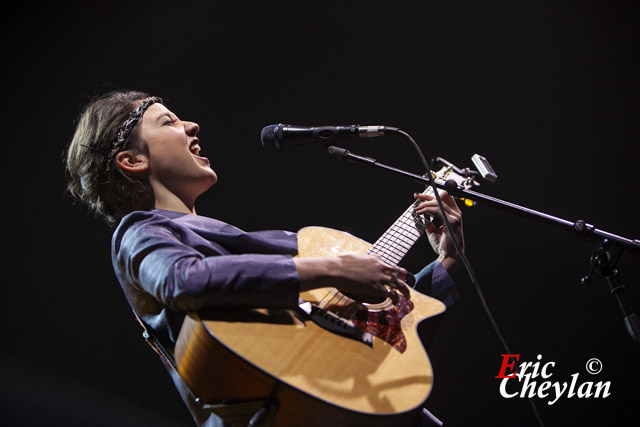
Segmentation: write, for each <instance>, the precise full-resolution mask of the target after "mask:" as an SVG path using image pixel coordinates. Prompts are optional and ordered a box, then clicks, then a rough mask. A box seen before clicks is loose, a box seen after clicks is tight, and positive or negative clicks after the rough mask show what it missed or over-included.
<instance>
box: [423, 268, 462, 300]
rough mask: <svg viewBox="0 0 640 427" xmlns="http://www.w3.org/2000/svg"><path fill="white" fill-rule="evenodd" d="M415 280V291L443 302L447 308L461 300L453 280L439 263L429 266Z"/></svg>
mask: <svg viewBox="0 0 640 427" xmlns="http://www.w3.org/2000/svg"><path fill="white" fill-rule="evenodd" d="M415 278H416V283H415V285H414V289H415V290H417V291H418V292H420V293H423V294H425V295H429V296H430V297H433V298H436V299H438V300H440V301H442V302H443V303H444V305H446V306H447V307H451V306H452V305H453V303H454V302H455V301H457V300H458V299H459V298H460V295H459V293H458V289H457V288H456V285H455V283H454V282H453V279H451V276H449V273H448V272H447V270H446V269H445V268H444V267H443V266H442V264H440V263H439V262H438V261H434V262H432V263H431V264H429V265H427V266H426V267H425V268H423V269H422V270H421V271H420V272H419V273H418V274H416V275H415Z"/></svg>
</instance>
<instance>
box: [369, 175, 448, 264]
mask: <svg viewBox="0 0 640 427" xmlns="http://www.w3.org/2000/svg"><path fill="white" fill-rule="evenodd" d="M450 171H451V169H448V168H447V169H445V168H443V170H441V171H440V172H438V174H436V177H435V178H436V180H444V179H446V177H447V176H448V175H449V173H450ZM422 194H431V195H432V194H433V189H432V188H431V187H428V188H427V189H426V190H425V191H424V192H423V193H422ZM420 202H421V200H417V199H416V200H415V201H414V202H413V203H412V204H411V205H410V206H409V207H408V208H407V209H406V210H405V211H404V213H403V214H402V215H400V218H398V219H397V220H396V222H394V223H393V224H391V227H389V228H388V229H387V231H385V233H384V234H383V235H382V236H380V238H379V239H378V240H377V241H376V242H375V243H374V244H373V246H371V249H369V251H368V252H367V253H369V254H378V255H380V256H381V257H382V259H383V260H384V261H385V262H386V263H388V264H391V265H398V264H400V261H402V259H403V258H404V256H405V255H406V254H407V252H409V249H411V247H412V246H413V245H414V243H416V241H417V240H418V238H419V237H420V236H421V235H422V233H424V231H425V229H426V228H427V226H428V225H429V222H428V220H427V219H425V217H424V215H418V214H416V213H415V210H414V208H415V207H416V206H418V205H419V204H420Z"/></svg>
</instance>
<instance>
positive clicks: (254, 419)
mask: <svg viewBox="0 0 640 427" xmlns="http://www.w3.org/2000/svg"><path fill="white" fill-rule="evenodd" d="M133 315H134V316H135V317H136V320H137V321H138V323H139V324H140V326H141V327H142V337H143V338H144V340H145V341H146V342H147V344H149V346H150V347H151V348H152V349H153V351H155V352H156V354H157V355H158V356H160V360H161V361H162V364H163V365H164V367H165V368H166V369H167V371H168V372H169V374H170V375H171V378H172V379H173V382H174V384H175V385H176V388H177V389H178V391H179V393H180V396H181V397H182V400H183V401H184V402H185V404H186V405H187V407H188V408H189V409H190V412H191V414H192V415H193V417H194V419H195V421H196V422H197V423H198V425H200V426H202V427H214V426H215V427H218V426H220V427H222V426H221V425H220V423H219V422H216V421H217V420H215V419H212V418H211V413H214V414H215V415H217V416H218V417H220V418H221V419H223V420H224V423H225V427H226V426H230V427H245V426H248V427H271V426H272V425H273V422H274V420H275V414H276V410H277V408H276V406H275V405H274V404H273V403H272V402H269V401H264V400H258V401H251V402H238V403H221V404H212V403H204V402H202V400H201V399H200V398H199V397H198V396H196V395H195V393H193V391H192V390H191V388H190V387H189V386H188V385H187V384H186V383H185V382H184V380H183V379H182V377H181V376H180V373H179V372H178V368H177V366H176V362H175V360H174V358H173V356H172V355H171V353H169V352H168V351H167V349H166V348H165V347H164V346H163V345H162V344H161V343H160V341H159V340H158V339H157V338H156V337H155V335H154V334H152V333H151V332H150V328H148V327H147V325H146V324H145V323H144V322H143V321H142V319H141V318H140V317H139V316H138V314H137V313H136V312H135V311H134V312H133Z"/></svg>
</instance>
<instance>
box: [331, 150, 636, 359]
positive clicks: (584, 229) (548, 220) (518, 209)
mask: <svg viewBox="0 0 640 427" xmlns="http://www.w3.org/2000/svg"><path fill="white" fill-rule="evenodd" d="M327 151H328V153H329V155H330V156H331V157H333V158H336V159H342V160H346V161H348V162H350V163H355V164H358V165H361V166H369V167H372V168H378V169H383V170H386V171H389V172H393V173H395V174H398V175H402V176H405V177H407V178H410V179H413V180H414V181H417V182H420V183H422V184H426V185H432V183H431V181H430V180H429V178H426V177H424V176H421V175H416V174H413V173H411V172H407V171H404V170H402V169H398V168H395V167H393V166H389V165H386V164H384V163H380V162H378V161H377V160H376V159H372V158H370V157H363V156H359V155H357V154H354V153H351V152H350V151H348V150H345V149H344V148H340V147H336V146H329V147H328V148H327ZM433 185H435V186H436V187H438V188H441V189H444V190H446V191H447V192H448V193H449V194H451V195H452V196H455V197H459V198H460V197H464V198H467V199H469V200H473V201H474V202H477V203H482V204H485V205H488V206H492V207H494V208H498V209H501V210H504V211H507V212H510V213H514V214H517V215H520V216H523V217H525V218H529V219H533V220H536V221H539V222H543V223H545V224H549V225H553V226H557V227H560V228H563V229H565V230H568V231H572V232H574V233H576V234H577V236H578V237H581V238H586V239H593V238H598V239H600V241H599V243H598V244H597V246H596V248H595V250H594V252H593V254H592V256H591V259H590V264H591V271H590V272H589V274H588V275H587V276H585V277H583V278H582V280H581V282H582V283H583V284H585V283H589V282H590V281H591V275H592V274H593V272H594V271H596V272H598V273H600V274H601V275H602V276H603V277H605V279H606V280H607V283H608V286H609V291H610V292H611V294H612V295H613V296H614V298H615V300H616V302H617V304H618V307H619V308H620V310H621V312H622V315H623V318H624V325H625V329H626V330H627V333H628V334H629V336H630V337H631V340H632V341H633V343H634V344H635V347H636V350H637V351H638V355H640V319H639V318H638V316H637V315H636V314H635V313H634V312H633V309H632V307H631V305H630V304H629V302H628V301H627V298H626V295H625V292H624V291H625V289H624V285H623V284H622V282H621V281H620V278H619V276H618V270H617V268H616V265H617V262H618V259H619V258H620V255H621V253H622V250H623V249H627V250H630V251H632V252H636V253H640V240H638V239H635V240H632V239H629V238H626V237H622V236H618V235H616V234H613V233H610V232H608V231H604V230H600V229H598V228H596V227H595V226H593V225H592V224H588V223H586V222H585V221H583V220H577V221H568V220H566V219H562V218H558V217H555V216H553V215H549V214H546V213H544V212H539V211H536V210H533V209H529V208H527V207H524V206H520V205H517V204H515V203H511V202H507V201H504V200H500V199H497V198H495V197H491V196H487V195H485V194H482V193H478V192H476V191H473V190H468V189H465V188H463V187H462V186H458V184H457V183H456V182H455V181H453V180H448V181H446V182H445V183H438V182H434V183H433ZM434 190H435V189H434Z"/></svg>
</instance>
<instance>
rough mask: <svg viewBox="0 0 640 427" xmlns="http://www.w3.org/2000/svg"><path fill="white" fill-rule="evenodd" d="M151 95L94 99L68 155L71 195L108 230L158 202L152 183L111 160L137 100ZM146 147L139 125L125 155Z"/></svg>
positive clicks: (119, 94) (112, 94) (134, 93)
mask: <svg viewBox="0 0 640 427" xmlns="http://www.w3.org/2000/svg"><path fill="white" fill-rule="evenodd" d="M148 96H149V95H148V94H146V93H144V92H138V91H114V92H109V93H107V94H104V95H101V96H98V97H96V98H94V99H93V100H92V101H91V102H89V104H88V105H87V106H86V107H85V108H84V109H83V111H82V112H81V114H80V115H79V117H78V121H77V124H76V129H75V132H74V135H73V138H72V139H71V142H70V143H69V145H68V146H67V149H66V152H65V162H66V172H67V179H68V183H67V189H68V191H69V193H71V195H72V196H73V197H74V198H75V199H76V200H78V201H80V202H81V203H83V204H85V205H87V206H88V207H89V209H90V210H91V211H93V212H94V213H95V214H96V215H97V216H98V217H100V218H102V219H104V220H105V221H106V222H107V224H109V225H110V226H114V225H116V224H117V223H118V222H119V221H120V219H122V217H123V216H125V215H126V214H128V213H129V212H132V211H135V210H146V209H151V208H153V205H154V203H155V197H154V194H153V190H152V188H151V185H150V184H149V182H148V180H147V179H146V178H144V177H140V176H138V175H136V174H132V173H129V172H127V171H125V170H123V169H121V168H119V167H117V166H116V160H115V158H114V157H115V156H111V158H110V156H109V153H110V152H111V149H112V147H113V142H114V141H115V140H116V139H117V134H118V130H119V128H120V127H121V126H122V124H123V123H124V122H125V120H127V118H128V117H129V114H131V112H132V111H133V110H134V109H135V107H136V101H139V100H142V99H144V98H147V97H148ZM142 147H143V146H142V139H141V137H140V124H139V122H138V124H136V126H135V127H134V128H133V129H132V131H131V133H130V134H129V137H128V138H127V140H126V142H125V144H124V146H123V147H122V150H134V151H138V150H142ZM107 162H110V163H111V164H109V165H107Z"/></svg>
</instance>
